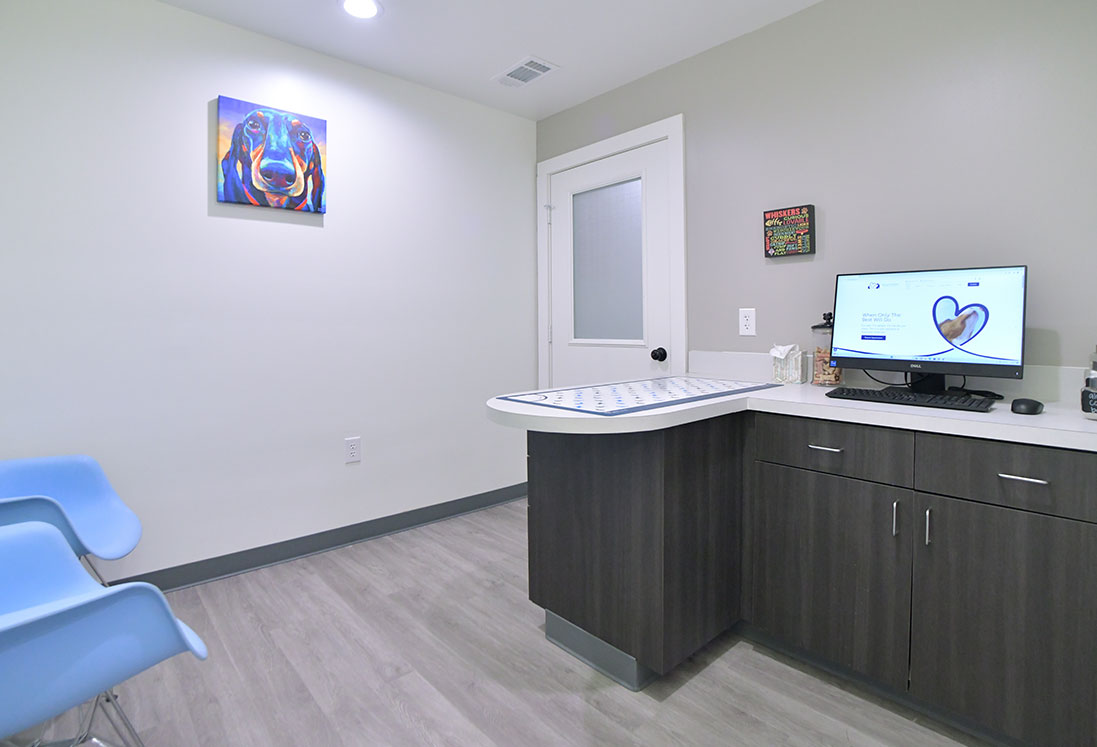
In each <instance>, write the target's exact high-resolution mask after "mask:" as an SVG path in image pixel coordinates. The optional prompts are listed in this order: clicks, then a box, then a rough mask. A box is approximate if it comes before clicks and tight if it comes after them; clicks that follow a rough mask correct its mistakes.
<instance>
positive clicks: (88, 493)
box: [0, 456, 141, 575]
mask: <svg viewBox="0 0 1097 747" xmlns="http://www.w3.org/2000/svg"><path fill="white" fill-rule="evenodd" d="M20 521H44V522H46V523H47V524H52V525H53V526H55V527H57V528H58V529H59V530H60V531H61V533H62V534H63V535H64V536H65V539H66V540H68V543H69V545H70V546H71V547H72V550H73V552H75V553H76V554H77V555H79V556H80V557H85V556H87V555H94V556H96V557H98V558H103V559H104V560H116V559H118V558H121V557H122V556H124V555H127V554H129V553H130V552H131V551H132V550H133V548H134V547H136V546H137V541H138V540H139V539H141V520H140V519H138V518H137V514H135V513H133V511H131V510H130V508H129V506H127V505H126V504H125V503H123V502H122V499H121V498H119V497H118V494H117V493H115V492H114V488H112V487H111V484H110V481H109V480H108V479H107V476H106V474H104V472H103V468H102V467H100V466H99V463H98V462H97V461H95V460H94V459H92V458H91V457H89V456H49V457H35V458H31V459H8V460H6V461H0V525H6V524H14V523H16V522H20ZM89 566H90V563H89ZM92 571H93V572H94V573H96V575H98V572H97V571H96V570H95V568H94V567H92Z"/></svg>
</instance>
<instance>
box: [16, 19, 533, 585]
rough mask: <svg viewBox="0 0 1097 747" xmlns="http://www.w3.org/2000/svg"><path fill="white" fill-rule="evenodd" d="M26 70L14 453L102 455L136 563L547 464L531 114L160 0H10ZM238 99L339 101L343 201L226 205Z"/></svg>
mask: <svg viewBox="0 0 1097 747" xmlns="http://www.w3.org/2000/svg"><path fill="white" fill-rule="evenodd" d="M0 69H2V70H3V77H2V79H0V81H2V82H0V100H2V101H3V102H4V104H3V109H4V112H5V116H4V121H5V122H6V125H5V130H6V131H5V133H4V135H3V137H2V138H0V142H3V143H4V144H5V147H4V151H5V155H4V158H3V159H2V163H3V168H4V172H5V174H6V175H7V178H6V180H5V182H6V188H5V189H4V190H2V197H0V240H2V248H0V318H2V319H3V323H2V324H0V349H2V350H3V351H4V355H3V364H2V366H0V458H7V457H18V456H29V455H38V454H55V453H70V452H84V453H88V454H92V455H94V456H96V457H97V458H98V459H99V460H100V461H101V462H102V463H103V465H104V466H105V468H106V470H107V472H108V475H109V476H110V477H111V479H112V481H113V482H114V484H115V486H116V487H117V488H118V490H119V492H120V493H121V494H122V496H123V498H124V499H125V500H126V502H127V503H128V504H129V505H130V506H131V507H133V509H134V510H135V511H136V512H137V513H138V514H139V515H140V517H141V519H142V521H143V523H144V536H143V538H142V540H141V543H140V545H139V546H138V548H137V550H136V551H135V552H134V553H133V554H132V555H131V556H129V557H128V558H126V559H125V560H123V561H120V562H118V563H115V564H111V565H110V567H108V568H107V569H106V574H107V575H108V576H109V577H114V578H118V577H122V576H127V575H131V574H135V573H141V572H147V571H152V570H156V569H160V568H165V567H170V566H173V565H178V564H181V563H186V562H190V561H194V560H199V559H203V558H208V557H214V556H217V555H222V554H225V553H230V552H234V551H238V550H242V549H247V548H251V547H256V546H259V545H264V544H268V543H272V542H277V541H281V540H285V539H289V538H293V537H298V536H302V535H305V534H309V533H313V532H318V531H322V530H326V529H331V528H334V527H339V526H344V525H347V524H351V523H355V522H359V521H365V520H368V519H372V518H377V517H380V516H386V515H391V514H394V513H398V512H401V511H406V510H409V509H414V508H418V507H421V506H425V505H430V504H434V503H439V502H442V501H447V500H452V499H455V498H460V497H463V496H467V495H473V494H477V493H481V492H484V491H488V490H492V489H495V488H499V487H503V486H507V485H512V484H515V483H519V482H522V481H523V480H524V479H525V471H524V459H523V458H522V456H523V454H524V440H523V439H524V434H522V433H520V432H517V431H513V430H511V429H505V428H500V427H498V426H495V425H492V424H490V423H489V422H488V421H487V419H486V417H485V415H484V404H483V403H484V401H485V400H486V399H487V398H488V397H490V396H492V395H494V394H497V393H499V392H503V391H512V390H517V389H523V388H532V387H533V386H535V385H536V370H535V369H536V366H535V362H536V352H535V350H536V347H535V326H534V314H535V300H534V293H535V284H534V259H535V245H534V222H533V221H534V213H533V206H534V194H533V187H534V149H535V132H534V124H533V123H532V122H530V121H527V120H524V119H521V118H518V117H514V116H510V115H507V114H503V113H500V112H498V111H494V110H490V109H487V108H485V107H482V106H479V105H476V104H473V103H470V102H467V101H463V100H460V99H457V98H454V97H451V96H447V95H444V94H441V93H438V92H435V91H431V90H428V89H425V88H422V87H419V86H416V85H413V84H410V83H406V82H403V81H400V80H397V79H394V78H391V77H387V76H384V75H381V74H378V73H374V72H371V71H368V70H364V69H361V68H358V67H354V66H352V65H348V64H346V63H343V62H340V61H336V60H334V59H331V58H328V57H324V56H322V55H319V54H316V53H313V52H310V51H306V50H304V49H301V48H298V47H294V46H290V45H287V44H284V43H281V42H278V41H274V40H272V39H269V38H266V37H262V36H259V35H256V34H252V33H248V32H245V31H242V30H240V29H237V28H234V27H231V26H227V25H224V24H221V23H217V22H214V21H211V20H208V19H205V18H202V17H199V16H196V15H193V14H190V13H187V12H183V11H180V10H178V9H175V8H172V7H169V6H165V5H161V4H160V3H156V2H148V1H147V0H146V1H141V0H96V2H79V1H76V0H71V1H66V2H62V1H60V0H53V1H51V2H48V3H46V2H35V3H4V4H3V5H0ZM218 94H224V95H227V96H232V97H235V98H240V99H245V100H249V101H255V102H259V103H263V104H267V105H272V106H276V107H280V108H285V109H289V110H295V111H300V112H302V113H305V114H309V115H312V116H317V117H323V118H326V119H327V120H328V172H327V177H328V190H329V192H328V213H327V215H326V216H323V217H320V216H309V215H287V214H284V213H281V212H279V211H275V210H270V209H260V208H251V207H244V206H237V205H221V204H218V203H217V202H216V190H215V187H214V176H215V171H214V168H215V165H214V164H215V160H216V154H215V152H214V151H215V139H214V137H215V135H214V133H215V112H216V105H215V99H216V97H217V95H218ZM358 434H360V435H361V436H362V445H363V452H364V455H365V458H364V460H363V463H362V464H360V465H350V466H347V465H344V464H343V456H342V449H343V438H344V437H345V436H349V435H358Z"/></svg>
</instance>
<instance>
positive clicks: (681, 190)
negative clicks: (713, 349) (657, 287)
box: [537, 114, 689, 389]
mask: <svg viewBox="0 0 1097 747" xmlns="http://www.w3.org/2000/svg"><path fill="white" fill-rule="evenodd" d="M661 140H666V141H667V146H668V148H667V158H668V164H667V167H668V169H667V170H668V184H667V187H668V194H669V204H668V205H667V243H668V246H667V251H668V252H669V254H670V256H669V260H670V277H669V278H668V280H669V282H670V350H671V356H670V373H671V374H672V375H682V374H684V373H686V362H687V358H688V357H689V351H688V350H686V215H685V213H686V185H685V149H684V139H683V118H682V115H681V114H675V115H674V116H673V117H667V118H666V119H662V120H659V121H658V122H652V123H651V124H649V125H645V126H643V127H638V128H636V129H635V130H630V131H628V132H624V133H622V134H620V135H615V136H614V137H611V138H607V139H605V140H602V141H599V142H597V143H593V144H591V145H587V146H584V147H582V148H579V149H577V150H573V151H571V152H570V153H564V154H562V155H559V156H555V157H553V158H549V159H547V160H544V161H541V162H540V163H538V164H537V205H538V208H537V386H538V388H540V389H544V388H545V387H547V386H548V385H549V383H548V382H549V370H550V367H549V362H550V356H551V352H550V350H551V349H550V340H549V324H550V320H551V318H552V317H551V315H550V314H551V305H550V300H551V293H552V288H551V284H550V276H551V275H550V273H551V269H550V268H551V262H550V259H551V258H550V256H549V251H550V249H549V230H550V229H549V223H550V219H551V206H550V203H549V194H550V193H549V180H550V178H551V177H552V176H553V175H554V174H559V173H560V172H563V171H567V170H569V169H573V168H576V167H578V166H585V165H586V164H588V163H592V162H594V161H600V160H601V159H603V158H609V157H610V156H616V155H619V154H621V153H625V152H627V151H630V150H635V149H636V148H642V147H643V146H645V145H651V144H652V143H657V142H659V141H661Z"/></svg>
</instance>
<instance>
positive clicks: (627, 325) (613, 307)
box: [572, 179, 644, 340]
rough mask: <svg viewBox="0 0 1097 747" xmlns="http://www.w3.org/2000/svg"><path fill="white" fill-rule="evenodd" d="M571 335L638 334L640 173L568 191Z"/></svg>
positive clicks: (640, 322) (641, 262) (641, 260)
mask: <svg viewBox="0 0 1097 747" xmlns="http://www.w3.org/2000/svg"><path fill="white" fill-rule="evenodd" d="M572 232H573V233H572V262H573V264H572V268H573V270H572V284H573V285H572V288H573V295H574V300H575V316H574V319H575V330H574V339H576V340H643V339H644V234H643V203H642V189H641V181H640V179H631V180H629V181H627V182H619V183H617V184H611V185H609V186H608V187H600V188H598V189H592V190H590V191H587V192H579V193H577V194H575V195H573V197H572Z"/></svg>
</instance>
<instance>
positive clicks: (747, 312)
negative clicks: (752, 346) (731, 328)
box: [739, 309, 758, 337]
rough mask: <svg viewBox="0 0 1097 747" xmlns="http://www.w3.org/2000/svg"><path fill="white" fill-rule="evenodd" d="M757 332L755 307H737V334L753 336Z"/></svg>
mask: <svg viewBox="0 0 1097 747" xmlns="http://www.w3.org/2000/svg"><path fill="white" fill-rule="evenodd" d="M757 334H758V326H757V311H756V310H755V309H739V336H740V337H754V336H755V335H757Z"/></svg>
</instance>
